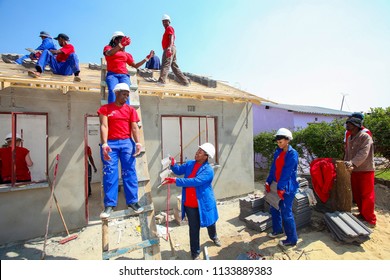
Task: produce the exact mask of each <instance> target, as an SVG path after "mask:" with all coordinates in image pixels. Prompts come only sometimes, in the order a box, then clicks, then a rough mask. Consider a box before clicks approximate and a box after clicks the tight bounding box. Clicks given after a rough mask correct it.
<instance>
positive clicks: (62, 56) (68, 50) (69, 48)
mask: <svg viewBox="0 0 390 280" xmlns="http://www.w3.org/2000/svg"><path fill="white" fill-rule="evenodd" d="M60 51H62V53H59V54H57V57H56V59H57V61H58V62H65V61H66V60H67V59H68V57H69V55H71V54H72V53H74V47H73V45H71V44H67V45H65V46H63V47H62V48H61V49H60Z"/></svg>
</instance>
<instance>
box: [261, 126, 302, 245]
mask: <svg viewBox="0 0 390 280" xmlns="http://www.w3.org/2000/svg"><path fill="white" fill-rule="evenodd" d="M292 139H293V137H292V133H291V131H290V130H288V129H286V128H280V129H279V130H278V131H277V132H276V134H275V141H276V143H277V145H278V148H277V149H276V151H275V153H274V159H273V161H272V165H271V169H270V172H269V175H268V178H267V180H266V183H265V190H266V192H270V191H271V188H270V186H271V184H272V182H276V184H277V194H278V196H279V198H280V201H279V209H275V208H274V207H273V206H271V215H272V232H271V233H269V234H268V237H270V238H276V237H280V236H283V235H284V233H285V234H286V236H287V239H286V240H280V242H279V245H280V246H282V247H288V246H295V245H296V244H297V242H298V235H297V229H296V224H295V220H294V215H293V211H292V206H293V202H294V198H295V194H296V192H297V190H298V187H299V184H298V182H297V168H298V152H297V151H296V150H294V149H293V148H292V147H291V146H290V145H289V142H290V141H291V140H292ZM282 223H283V225H282ZM283 226H284V233H283Z"/></svg>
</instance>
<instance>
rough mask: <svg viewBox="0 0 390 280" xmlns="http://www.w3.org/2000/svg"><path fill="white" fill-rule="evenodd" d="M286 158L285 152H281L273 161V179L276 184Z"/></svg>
mask: <svg viewBox="0 0 390 280" xmlns="http://www.w3.org/2000/svg"><path fill="white" fill-rule="evenodd" d="M285 157H286V152H285V151H282V152H281V153H280V154H279V156H278V157H277V158H276V160H275V178H276V182H279V180H280V176H281V175H282V170H283V166H284V158H285Z"/></svg>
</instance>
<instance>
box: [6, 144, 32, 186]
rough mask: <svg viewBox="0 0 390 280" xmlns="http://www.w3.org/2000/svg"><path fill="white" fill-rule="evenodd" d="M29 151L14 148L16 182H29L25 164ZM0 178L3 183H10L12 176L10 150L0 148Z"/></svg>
mask: <svg viewBox="0 0 390 280" xmlns="http://www.w3.org/2000/svg"><path fill="white" fill-rule="evenodd" d="M29 152H30V151H29V150H28V149H26V148H23V147H16V181H31V174H30V170H29V169H28V166H27V163H26V156H27V155H28V153H29ZM0 159H1V161H2V165H1V177H2V178H3V181H11V176H12V148H11V147H6V148H0Z"/></svg>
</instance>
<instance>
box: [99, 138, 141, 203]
mask: <svg viewBox="0 0 390 280" xmlns="http://www.w3.org/2000/svg"><path fill="white" fill-rule="evenodd" d="M107 144H108V146H110V148H111V150H112V151H111V152H110V153H109V156H110V157H111V159H110V160H104V158H103V151H102V149H100V155H101V159H102V162H103V188H104V193H105V196H104V206H105V207H107V206H111V207H115V206H116V205H117V202H118V181H119V173H118V169H119V167H118V161H120V162H121V168H122V181H123V189H124V193H125V198H126V204H127V205H129V204H133V203H136V202H138V178H137V172H136V169H135V163H136V159H135V157H134V156H133V154H134V153H135V151H136V148H135V142H134V140H133V139H131V138H129V139H121V140H108V141H107Z"/></svg>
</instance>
